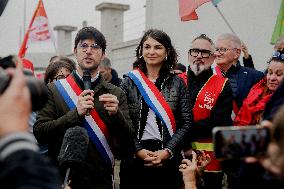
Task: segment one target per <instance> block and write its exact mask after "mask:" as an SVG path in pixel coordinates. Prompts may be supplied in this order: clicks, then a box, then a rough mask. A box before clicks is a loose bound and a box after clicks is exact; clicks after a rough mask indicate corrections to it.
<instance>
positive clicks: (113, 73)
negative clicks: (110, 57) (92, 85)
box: [109, 69, 122, 87]
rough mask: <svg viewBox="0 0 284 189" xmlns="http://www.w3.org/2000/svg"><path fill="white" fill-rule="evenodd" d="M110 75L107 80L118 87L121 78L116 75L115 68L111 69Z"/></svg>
mask: <svg viewBox="0 0 284 189" xmlns="http://www.w3.org/2000/svg"><path fill="white" fill-rule="evenodd" d="M111 76H112V77H111V80H110V81H109V83H111V84H113V85H115V86H117V87H119V86H120V83H121V81H122V80H121V79H120V78H119V77H118V74H117V72H116V70H114V69H111Z"/></svg>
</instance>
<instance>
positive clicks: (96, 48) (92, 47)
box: [79, 43, 102, 52]
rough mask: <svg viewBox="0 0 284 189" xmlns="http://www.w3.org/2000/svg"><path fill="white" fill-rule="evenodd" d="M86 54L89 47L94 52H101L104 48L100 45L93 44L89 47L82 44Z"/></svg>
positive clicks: (81, 46)
mask: <svg viewBox="0 0 284 189" xmlns="http://www.w3.org/2000/svg"><path fill="white" fill-rule="evenodd" d="M79 47H80V48H81V49H82V50H83V51H84V52H85V51H87V50H88V48H89V47H91V49H92V51H94V52H96V51H99V50H100V49H102V47H101V46H100V45H98V44H92V45H88V44H86V43H83V44H80V46H79Z"/></svg>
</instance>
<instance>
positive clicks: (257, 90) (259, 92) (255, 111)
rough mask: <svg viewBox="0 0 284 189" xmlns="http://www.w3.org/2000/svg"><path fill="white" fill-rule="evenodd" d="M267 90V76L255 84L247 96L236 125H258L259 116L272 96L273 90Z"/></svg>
mask: <svg viewBox="0 0 284 189" xmlns="http://www.w3.org/2000/svg"><path fill="white" fill-rule="evenodd" d="M266 91H267V81H266V78H264V79H262V80H261V81H260V82H258V83H257V84H255V85H254V86H253V87H252V88H251V90H250V92H249V94H248V96H247V98H246V99H245V100H244V102H243V105H242V107H241V108H240V110H239V112H238V114H237V116H236V118H235V120H234V125H256V124H258V121H259V119H257V118H258V116H259V115H260V114H261V113H262V112H263V110H264V107H265V104H266V103H267V102H268V101H269V100H270V98H271V95H272V94H271V92H269V93H268V94H265V93H266Z"/></svg>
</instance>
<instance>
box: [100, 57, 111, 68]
mask: <svg viewBox="0 0 284 189" xmlns="http://www.w3.org/2000/svg"><path fill="white" fill-rule="evenodd" d="M100 66H104V67H106V68H111V63H110V59H109V58H107V57H105V58H104V59H103V60H102V61H101V64H100Z"/></svg>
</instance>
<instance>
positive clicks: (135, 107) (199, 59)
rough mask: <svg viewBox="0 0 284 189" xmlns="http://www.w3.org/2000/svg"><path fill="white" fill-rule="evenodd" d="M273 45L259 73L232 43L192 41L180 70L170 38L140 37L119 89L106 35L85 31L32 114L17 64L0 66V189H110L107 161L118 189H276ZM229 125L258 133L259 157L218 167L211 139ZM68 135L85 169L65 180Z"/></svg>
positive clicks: (280, 169)
mask: <svg viewBox="0 0 284 189" xmlns="http://www.w3.org/2000/svg"><path fill="white" fill-rule="evenodd" d="M283 39H284V37H283V38H280V39H279V40H278V42H277V43H276V45H275V47H274V50H275V51H274V53H273V54H272V55H271V58H270V59H269V60H268V66H267V70H266V71H265V72H262V71H257V70H256V69H255V66H254V62H253V60H252V56H251V55H250V54H249V53H248V49H247V47H246V46H245V44H244V43H242V41H241V40H240V39H239V38H238V37H237V36H236V35H234V34H222V35H219V36H218V38H217V40H216V42H215V43H214V42H213V41H212V40H211V39H210V37H209V36H207V35H205V34H201V35H199V36H197V37H195V38H194V39H193V40H192V41H191V43H190V44H189V47H188V65H189V66H188V68H187V69H186V67H185V66H183V65H182V64H180V63H179V64H178V63H177V60H178V58H177V56H178V55H177V51H176V49H175V47H174V46H173V42H172V41H171V38H170V36H169V35H168V34H166V33H165V32H164V31H161V30H158V29H149V30H147V31H145V33H144V35H143V36H142V38H141V40H140V43H139V44H138V46H137V48H136V51H135V53H136V59H135V61H134V62H133V70H131V71H129V73H125V75H124V76H123V79H120V78H119V77H118V74H117V72H116V71H115V69H113V68H112V66H111V61H110V59H108V58H107V57H106V54H105V50H106V40H105V37H104V35H103V34H102V33H101V32H100V31H99V30H97V29H96V28H94V27H84V28H82V29H81V30H79V31H78V33H77V35H76V38H75V42H74V56H75V58H76V61H74V60H72V59H70V58H67V57H65V56H61V55H60V56H55V57H51V59H50V62H49V65H48V67H47V69H46V72H45V78H44V81H45V84H44V87H45V88H46V90H47V92H46V93H47V97H46V99H45V100H46V103H44V104H43V107H42V108H40V109H38V110H33V112H32V109H31V101H32V99H31V94H32V92H31V91H29V90H28V87H27V82H26V81H27V79H26V78H25V77H24V75H23V72H22V70H23V68H22V65H21V63H20V61H21V60H19V59H14V58H11V57H10V59H9V60H10V61H7V59H5V58H2V59H1V60H0V66H1V67H2V68H1V70H0V71H1V72H0V78H1V79H2V78H3V79H4V78H8V80H7V81H5V82H6V83H4V80H1V81H0V89H1V90H0V94H1V95H0V104H1V106H0V114H1V116H0V168H1V169H0V184H1V188H50V189H55V188H61V187H62V183H63V180H64V179H68V182H67V183H68V185H69V186H64V187H65V188H69V187H71V188H72V189H80V188H88V189H111V188H113V187H114V178H113V177H114V175H113V167H114V161H115V159H119V160H120V162H121V164H120V173H119V176H120V188H121V189H133V188H136V189H140V188H141V189H142V188H143V189H144V188H147V189H152V188H153V189H154V188H171V189H182V188H184V189H195V188H203V189H211V188H212V189H213V188H214V189H222V188H223V182H224V175H226V178H227V183H228V189H234V188H251V187H252V183H254V182H257V184H256V185H257V186H258V188H265V186H270V187H271V188H279V186H281V183H283V181H284V179H283V178H284V161H283V159H284V155H283V154H284V153H283V141H284V136H282V135H283V133H284V132H283V131H282V130H283V129H282V128H283V126H284V120H283V111H284V107H281V106H282V105H283V101H284V100H283V96H284V94H283V87H284V84H283V77H284V40H283ZM242 52H243V53H244V56H243V64H244V66H242V65H241V63H240V61H239V59H240V56H241V53H242ZM264 62H265V60H264ZM4 69H5V70H4ZM4 76H5V77H4ZM7 83H8V84H7ZM4 84H5V86H4ZM2 85H3V86H4V87H2ZM233 125H236V126H240V125H242V126H244V127H248V126H250V125H262V126H264V127H268V128H269V130H270V131H271V141H270V143H269V145H268V149H267V153H266V155H265V156H260V157H257V158H255V157H250V158H246V159H245V161H244V160H243V159H234V156H230V158H228V159H226V160H220V159H217V158H216V157H215V154H214V142H213V140H212V130H213V128H215V127H218V126H226V127H234V126H233ZM76 126H79V127H82V128H84V129H85V130H86V131H87V133H88V136H89V138H90V142H89V144H88V146H87V150H86V151H87V152H86V157H85V158H84V160H82V161H81V162H80V163H79V164H76V166H71V169H70V172H68V171H67V172H68V175H69V176H68V178H65V175H66V167H63V166H61V164H60V163H59V160H58V155H59V153H60V150H61V145H62V142H63V140H64V136H65V133H66V131H67V130H68V129H69V128H73V127H76ZM29 131H30V132H29ZM33 137H35V138H33ZM255 137H256V138H260V137H261V136H255ZM35 139H36V140H35ZM67 147H68V146H67ZM256 148H257V147H256ZM255 150H257V149H255ZM248 155H249V154H248ZM68 170H69V169H68ZM254 171H257V174H255V175H254V176H252V175H251V174H253V172H254ZM65 181H66V180H65Z"/></svg>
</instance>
